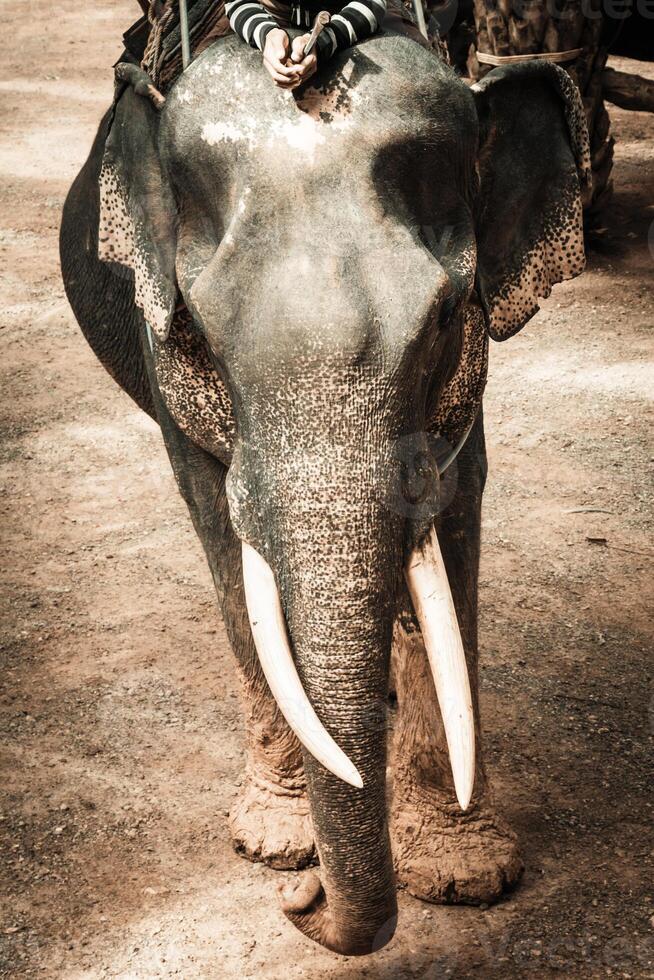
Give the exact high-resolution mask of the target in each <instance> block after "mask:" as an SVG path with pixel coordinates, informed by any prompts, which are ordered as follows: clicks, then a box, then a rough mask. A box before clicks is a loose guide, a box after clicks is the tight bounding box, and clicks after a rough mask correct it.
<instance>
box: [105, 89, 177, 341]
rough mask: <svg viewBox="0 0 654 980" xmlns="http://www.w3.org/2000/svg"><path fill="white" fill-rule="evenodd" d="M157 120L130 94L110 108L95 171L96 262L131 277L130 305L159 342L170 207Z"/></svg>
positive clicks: (169, 285)
mask: <svg viewBox="0 0 654 980" xmlns="http://www.w3.org/2000/svg"><path fill="white" fill-rule="evenodd" d="M159 119H160V116H159V114H158V113H157V112H155V110H154V109H153V107H152V105H151V104H150V102H149V101H148V100H147V99H144V98H142V97H140V96H138V95H135V93H134V92H133V91H132V90H131V89H129V88H128V89H127V90H126V91H125V92H124V93H123V95H122V96H121V98H120V100H119V102H118V104H117V106H116V108H115V114H114V119H113V123H112V126H111V130H110V133H109V136H108V137H107V142H106V143H105V151H104V157H103V161H102V168H101V171H100V221H99V231H98V258H100V259H101V260H102V261H104V262H117V263H119V264H120V265H124V266H127V267H128V268H129V269H131V270H132V271H133V273H134V302H135V304H136V306H138V307H139V309H140V310H141V311H142V312H143V316H144V318H145V320H146V322H147V323H148V324H149V325H150V327H151V329H152V330H153V332H154V333H155V334H156V336H157V337H158V338H159V339H160V340H165V339H166V337H167V336H168V332H169V330H170V325H171V322H172V319H173V315H174V312H175V304H176V298H177V282H176V277H175V254H176V207H175V201H174V198H173V195H172V192H171V189H170V186H169V184H168V183H167V181H166V180H165V178H164V175H163V173H162V167H161V161H160V158H159V146H158V141H159Z"/></svg>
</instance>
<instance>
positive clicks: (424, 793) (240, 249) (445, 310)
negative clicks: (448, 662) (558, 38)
mask: <svg viewBox="0 0 654 980" xmlns="http://www.w3.org/2000/svg"><path fill="white" fill-rule="evenodd" d="M587 172H588V150H587V137H586V134H585V124H584V123H583V112H582V110H581V107H580V102H579V97H578V93H577V92H576V89H574V86H573V85H572V83H571V82H570V80H569V78H568V76H567V75H565V74H564V73H563V72H562V71H561V70H560V69H558V68H554V67H553V66H551V65H540V64H538V65H534V66H520V67H519V68H518V69H517V70H516V71H511V70H508V69H502V70H498V71H497V72H492V73H491V74H490V75H489V76H487V78H486V79H484V81H483V82H482V83H481V84H480V85H479V86H476V87H475V88H474V90H471V89H469V88H468V87H467V86H466V85H465V84H463V83H462V82H461V81H460V80H458V79H457V78H456V77H455V76H454V75H453V74H452V73H451V72H450V70H449V69H448V68H447V67H445V66H444V65H443V64H442V63H441V62H440V61H438V60H437V58H436V57H435V56H434V55H432V54H431V53H430V52H428V51H426V50H425V49H423V48H422V47H420V46H418V45H416V44H415V43H412V42H411V41H410V40H407V39H406V38H400V37H394V36H392V35H383V36H377V37H375V38H372V39H371V40H370V41H368V42H366V43H365V44H362V45H360V46H359V47H357V48H356V49H352V50H350V51H347V52H344V53H343V54H342V55H340V56H338V57H337V58H336V59H335V60H334V61H333V62H332V63H331V64H330V65H329V66H328V68H327V69H325V70H324V71H323V74H322V75H318V76H317V77H316V79H315V80H314V82H313V85H312V86H311V87H310V88H308V89H306V90H305V91H303V92H302V91H300V92H299V93H295V94H293V95H291V94H289V93H284V92H281V91H279V90H277V89H275V88H274V87H273V86H272V85H271V84H270V80H269V79H268V78H267V76H266V75H265V73H264V71H263V69H262V67H261V61H260V56H258V55H257V53H256V52H254V51H252V50H250V49H249V48H247V47H246V46H245V45H243V44H241V43H240V42H238V41H236V39H234V38H227V39H223V40H220V41H217V42H216V43H215V44H214V45H213V46H211V47H210V48H208V49H207V50H206V51H205V52H204V53H203V54H202V55H201V56H200V57H198V58H197V59H196V61H194V62H193V63H192V65H191V66H190V68H189V69H188V70H187V71H186V72H185V73H184V74H183V76H182V77H181V78H180V79H179V80H178V81H177V82H176V83H175V85H174V86H173V87H172V89H171V90H170V92H169V93H168V95H167V100H166V104H165V105H164V106H163V108H162V109H161V111H160V112H158V111H157V110H156V109H155V107H154V106H153V105H152V103H151V102H150V100H148V99H145V98H142V97H140V96H139V95H138V94H136V93H135V92H134V91H133V90H132V89H130V88H127V89H126V90H125V91H124V92H122V94H121V95H120V97H119V98H118V99H117V101H116V103H115V105H114V106H113V107H112V109H111V110H110V112H109V113H108V114H107V116H106V117H105V119H104V120H103V122H102V124H101V127H100V130H99V133H98V136H97V138H96V142H95V144H94V147H93V149H92V151H91V155H90V157H89V159H88V161H87V163H86V164H85V166H84V168H83V170H82V171H81V173H80V175H79V176H78V178H77V180H76V181H75V184H74V185H73V187H72V189H71V192H70V194H69V196H68V199H67V202H66V206H65V210H64V217H63V224H62V232H61V259H62V270H63V277H64V282H65V285H66V290H67V294H68V297H69V299H70V302H71V305H72V307H73V310H74V312H75V315H76V317H77V319H78V321H79V323H80V326H81V328H82V330H83V332H84V334H85V336H86V338H87V340H88V341H89V343H90V344H91V346H92V348H93V350H94V351H95V352H96V354H97V356H98V358H99V359H100V361H101V362H102V363H103V364H104V366H105V367H106V368H107V370H108V371H109V372H110V373H111V374H112V376H113V377H114V378H115V379H116V381H117V382H118V383H119V384H120V385H121V386H122V387H123V388H124V390H125V391H126V392H127V393H128V394H129V395H130V396H131V397H132V398H133V399H134V400H135V401H136V402H137V403H138V404H139V405H140V406H141V407H142V408H143V409H144V410H145V411H146V412H148V413H149V414H150V415H152V417H153V418H155V419H156V420H157V421H158V423H159V425H160V427H161V431H162V435H163V439H164V442H165V445H166V449H167V451H168V454H169V456H170V459H171V463H172V466H173V469H174V472H175V476H176V479H177V482H178V484H179V488H180V491H181V493H182V495H183V497H184V499H185V500H186V502H187V504H188V507H189V510H190V513H191V517H192V519H193V522H194V525H195V528H196V530H197V533H198V535H199V537H200V539H201V541H202V543H203V546H204V549H205V552H206V555H207V559H208V562H209V566H210V568H211V572H212V574H213V577H214V581H215V584H216V590H217V593H218V597H219V600H220V604H221V608H222V613H223V616H224V620H225V623H226V627H227V631H228V634H229V638H230V642H231V644H232V647H233V649H234V653H235V655H236V662H237V665H238V670H239V674H240V676H241V679H242V686H243V707H244V712H245V718H246V728H247V740H248V745H247V749H248V762H247V771H246V777H245V780H244V782H243V786H242V788H241V791H240V794H239V797H238V799H237V801H236V803H235V805H234V808H233V811H232V814H231V818H230V828H231V833H232V837H233V840H234V845H235V847H236V848H237V850H238V851H239V852H241V853H242V854H243V855H244V856H245V857H247V858H249V859H251V860H254V861H264V862H266V863H268V864H269V865H270V866H272V867H275V868H298V869H300V868H306V867H307V866H308V865H310V864H312V863H314V862H315V860H316V858H317V859H318V860H319V862H320V868H319V871H316V872H314V871H306V872H305V873H304V875H303V876H301V877H300V879H299V880H298V881H297V882H296V883H295V884H293V885H291V886H287V887H286V888H285V889H284V890H283V892H282V894H281V904H282V908H283V910H284V912H285V914H286V915H287V916H288V917H289V918H290V919H291V921H293V922H294V923H295V924H296V925H297V927H298V928H299V929H300V930H302V932H304V933H305V935H307V936H308V937H310V938H312V939H314V940H316V941H317V942H319V943H321V944H323V945H324V946H327V947H328V948H329V949H331V950H334V951H335V952H340V953H345V954H366V953H371V952H374V951H375V950H377V949H380V948H381V947H382V946H383V945H384V944H385V943H386V942H388V940H389V939H390V937H391V936H392V935H393V931H394V929H395V924H396V918H397V904H396V875H397V878H398V879H399V881H400V882H401V883H403V884H404V885H405V886H406V887H408V889H409V890H410V891H411V892H413V893H414V894H415V895H418V896H420V897H422V898H424V899H426V900H428V901H433V902H468V903H473V904H474V903H480V902H490V901H493V900H494V899H496V898H497V897H498V896H499V895H500V894H501V893H502V891H503V890H504V889H505V888H508V887H510V886H511V885H513V884H514V883H515V882H516V881H517V879H518V878H519V876H520V873H521V869H522V865H521V861H520V858H519V855H518V851H517V845H516V841H515V837H514V835H513V833H512V832H511V830H510V829H509V828H508V827H507V826H506V825H505V824H504V823H503V822H502V820H501V819H500V818H499V817H498V816H496V815H495V813H494V810H493V808H492V804H491V800H490V795H489V788H488V784H487V781H486V775H485V772H484V767H483V760H482V755H481V744H478V746H477V751H478V768H477V777H476V784H475V793H474V797H473V801H472V804H471V806H470V808H469V810H468V811H467V812H466V813H465V814H464V813H462V812H461V811H460V810H459V808H458V806H457V803H456V799H455V795H454V789H453V782H452V775H451V771H450V766H449V761H448V755H447V748H446V743H445V738H444V734H443V725H442V721H441V717H440V714H439V710H438V706H437V703H436V699H435V693H434V689H433V682H432V680H431V676H430V674H429V671H428V669H427V666H426V663H427V662H426V657H425V650H424V646H423V643H422V640H421V634H420V631H419V628H418V626H417V623H416V620H415V618H414V616H413V614H412V611H411V607H410V600H409V598H408V595H407V592H406V589H405V586H404V584H403V576H402V568H403V564H404V561H405V559H406V556H407V554H408V553H409V551H410V549H411V548H412V547H413V546H415V544H417V543H419V542H420V540H421V539H422V538H423V537H424V535H425V534H426V533H427V532H428V530H429V528H430V526H431V524H432V522H433V521H436V526H437V530H438V535H439V539H440V543H441V549H442V551H443V555H444V559H445V564H446V568H447V572H448V575H449V579H450V584H451V587H452V591H453V595H454V600H455V605H456V609H457V614H458V618H459V623H460V627H461V631H462V635H463V639H464V645H465V651H466V657H467V660H468V666H469V672H470V677H471V683H472V687H473V700H474V703H475V712H476V715H477V732H479V723H478V722H479V719H478V703H477V673H476V663H477V628H476V616H477V569H478V560H479V540H480V508H481V497H482V491H483V484H484V478H485V472H486V461H485V452H484V437H483V423H482V413H481V397H482V392H483V388H484V382H485V376H486V365H487V345H488V335H489V334H490V336H491V337H493V338H494V339H503V338H505V337H509V336H511V334H513V333H515V332H516V331H517V330H519V329H520V328H521V327H522V326H523V325H524V323H525V322H526V321H527V320H528V319H529V318H530V317H531V316H532V315H533V313H534V312H535V311H536V309H537V308H538V303H537V301H538V298H539V297H542V296H546V295H548V294H549V292H550V290H551V287H552V285H553V284H554V283H556V282H559V281H560V280H561V279H564V278H569V277H570V276H573V275H576V274H578V273H579V272H580V271H581V269H582V267H583V242H582V236H581V193H582V192H583V190H584V188H585V185H586V183H587ZM470 427H472V428H471V434H470V437H469V438H468V440H467V442H466V444H465V447H464V449H463V451H462V452H461V454H460V455H459V457H458V460H457V463H456V473H454V471H453V470H452V471H450V475H449V477H448V478H447V480H445V481H444V483H443V486H444V487H446V488H447V493H446V494H444V496H443V498H442V504H439V494H438V492H437V491H438V485H439V481H438V473H437V471H436V470H435V468H434V460H433V456H432V455H431V449H430V447H431V445H432V443H431V441H430V439H431V436H435V435H436V434H437V433H439V434H440V437H441V438H442V439H445V440H447V442H449V443H450V444H454V443H456V442H457V441H458V440H459V439H460V438H461V436H462V435H463V434H464V433H465V431H466V430H468V429H470ZM241 540H244V541H246V542H248V543H249V544H250V545H251V546H252V547H254V548H255V549H256V550H257V551H258V552H259V553H260V554H261V555H262V556H263V557H264V558H265V559H266V560H267V562H268V564H269V565H270V567H271V569H272V570H273V572H274V576H275V580H276V582H277V585H278V589H279V593H280V596H281V601H282V605H283V609H284V613H285V616H286V621H287V625H288V632H289V638H290V641H291V645H292V650H293V656H294V659H295V662H296V666H297V670H298V673H299V675H300V678H301V680H302V682H303V685H304V688H305V690H306V692H307V694H308V696H309V699H310V701H311V703H312V704H313V706H314V707H315V709H316V712H317V714H318V716H319V718H320V720H321V722H322V723H323V725H324V726H325V727H326V729H327V731H329V732H330V733H332V734H333V736H334V738H335V739H336V740H337V741H338V744H339V745H340V746H341V748H342V749H343V750H344V751H345V752H346V754H347V755H348V756H349V757H350V759H351V760H352V761H353V762H354V764H355V765H356V767H357V768H358V770H359V772H360V774H361V776H362V778H363V789H357V788H354V787H352V786H349V785H347V784H346V783H344V782H342V781H341V780H339V779H338V778H336V777H335V776H333V775H332V774H331V773H330V772H328V771H327V770H326V769H324V768H323V767H322V765H320V764H319V763H318V762H317V761H316V760H315V759H314V758H313V757H312V756H311V755H309V754H308V753H306V752H305V751H304V750H303V749H301V747H300V745H299V744H298V742H297V740H296V739H295V736H294V735H293V734H292V733H291V731H290V730H289V728H288V727H287V725H286V723H285V722H284V720H283V718H282V716H281V714H280V712H279V710H278V708H277V706H276V704H275V702H274V700H273V699H272V696H271V694H270V692H269V690H268V686H267V684H266V682H265V680H264V678H263V675H262V672H261V670H260V667H259V664H258V660H257V656H256V652H255V649H254V646H253V641H252V638H251V633H250V629H249V624H248V619H247V613H246V610H245V604H244V596H243V582H242V574H241V557H240V556H241ZM391 651H393V658H394V664H395V666H394V670H393V675H394V678H395V686H396V690H397V697H398V712H397V718H396V720H395V723H394V729H395V733H394V740H393V758H392V771H393V787H392V794H388V793H387V786H386V766H387V760H386V755H387V745H386V743H387V731H388V728H389V725H388V712H387V705H388V695H389V673H390V661H391ZM389 799H390V801H391V802H390V803H388V800H389ZM389 827H390V831H389ZM391 836H392V838H393V857H392V856H391Z"/></svg>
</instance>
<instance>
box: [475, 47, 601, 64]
mask: <svg viewBox="0 0 654 980" xmlns="http://www.w3.org/2000/svg"><path fill="white" fill-rule="evenodd" d="M583 50H584V49H583V48H571V49H570V50H569V51H541V52H540V53H539V54H487V53H486V52H485V51H477V52H476V55H477V61H479V62H480V63H481V64H482V65H495V66H497V65H512V64H519V63H520V62H522V61H552V62H554V64H556V65H560V64H563V63H564V62H566V61H574V60H575V58H578V57H579V55H580V54H582V52H583Z"/></svg>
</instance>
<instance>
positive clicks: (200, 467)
mask: <svg viewBox="0 0 654 980" xmlns="http://www.w3.org/2000/svg"><path fill="white" fill-rule="evenodd" d="M155 402H156V408H157V415H158V418H159V422H160V425H161V429H162V432H163V436H164V441H165V444H166V449H167V450H168V454H169V456H170V459H171V462H172V465H173V470H174V472H175V477H176V479H177V483H178V485H179V488H180V491H181V493H182V496H183V497H184V499H185V501H186V503H187V505H188V508H189V511H190V514H191V518H192V520H193V524H194V526H195V529H196V531H197V533H198V536H199V538H200V540H201V542H202V545H203V547H204V550H205V553H206V556H207V559H208V562H209V567H210V569H211V573H212V576H213V580H214V583H215V586H216V592H217V595H218V599H219V602H220V607H221V611H222V615H223V620H224V623H225V628H226V631H227V635H228V637H229V641H230V644H231V646H232V649H233V651H234V653H235V655H236V661H237V670H238V674H239V678H240V681H241V694H242V704H243V711H244V717H245V730H246V769H245V776H244V779H243V782H242V784H241V786H240V789H239V792H238V795H237V798H236V800H235V802H234V804H233V806H232V810H231V813H230V817H229V825H230V831H231V835H232V840H233V843H234V848H235V849H236V851H237V852H238V853H239V854H242V855H243V856H244V857H246V858H248V859H249V860H251V861H263V862H264V863H265V864H268V865H270V867H273V868H303V867H306V866H307V865H308V864H311V863H312V862H313V861H314V860H315V845H314V834H313V827H312V824H311V817H310V813H309V804H308V801H307V796H306V783H305V777H304V769H303V764H302V755H301V751H300V746H299V743H298V741H297V739H296V738H295V736H294V734H293V733H292V732H291V730H290V728H289V727H288V725H287V724H286V722H285V720H284V718H283V717H282V715H281V713H280V711H279V709H278V707H277V704H276V702H275V700H274V699H273V697H272V695H271V694H270V690H269V688H268V684H267V682H266V680H265V678H264V676H263V673H262V671H261V667H260V665H259V660H258V657H257V654H256V650H255V648H254V643H253V641H252V635H251V631H250V625H249V622H248V618H247V610H246V607H245V599H244V592H243V581H242V569H241V548H240V542H239V540H238V539H237V537H236V535H235V534H234V531H233V528H232V525H231V521H230V518H229V511H228V506H227V498H226V495H225V477H226V474H227V469H226V467H225V466H223V465H222V463H220V462H219V461H218V460H217V459H215V457H213V456H211V455H209V454H208V453H206V452H204V451H203V450H202V449H200V448H199V447H198V446H196V445H195V444H194V443H192V442H191V441H190V440H189V439H188V438H187V437H186V436H185V435H184V433H183V432H182V431H181V430H180V429H179V428H178V427H177V425H176V424H175V422H174V421H173V420H172V418H171V417H170V415H169V413H168V412H167V410H166V408H165V405H163V404H162V401H161V398H160V396H158V394H157V393H156V392H155Z"/></svg>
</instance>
